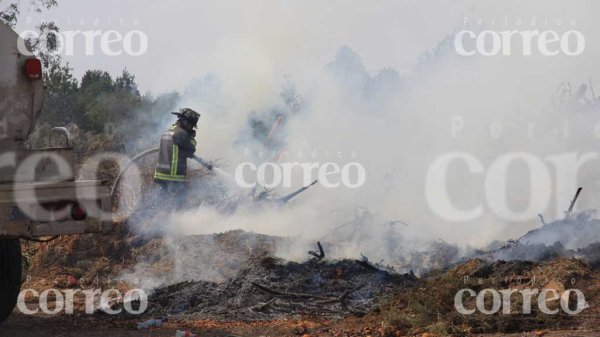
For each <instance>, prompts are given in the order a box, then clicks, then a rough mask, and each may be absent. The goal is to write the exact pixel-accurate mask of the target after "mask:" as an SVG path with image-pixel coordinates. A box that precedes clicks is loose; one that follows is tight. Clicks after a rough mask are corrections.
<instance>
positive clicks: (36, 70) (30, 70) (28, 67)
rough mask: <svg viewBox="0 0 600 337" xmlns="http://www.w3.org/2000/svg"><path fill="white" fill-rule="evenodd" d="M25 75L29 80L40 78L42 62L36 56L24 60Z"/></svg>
mask: <svg viewBox="0 0 600 337" xmlns="http://www.w3.org/2000/svg"><path fill="white" fill-rule="evenodd" d="M25 75H27V78H29V79H30V80H39V79H41V78H42V62H40V60H38V59H36V58H31V59H27V60H25Z"/></svg>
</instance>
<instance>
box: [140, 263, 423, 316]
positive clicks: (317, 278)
mask: <svg viewBox="0 0 600 337" xmlns="http://www.w3.org/2000/svg"><path fill="white" fill-rule="evenodd" d="M415 282H416V277H415V276H414V275H413V274H402V275H401V274H396V273H394V272H393V271H390V270H386V269H380V268H379V267H377V266H375V265H373V264H371V263H370V262H368V261H367V260H365V259H363V260H341V261H322V260H319V259H317V258H315V259H311V260H309V261H307V262H304V263H294V262H286V261H284V260H281V259H278V258H274V257H270V256H263V257H260V258H255V259H253V260H252V261H250V262H249V263H248V265H247V268H245V269H243V270H242V271H241V272H239V273H238V275H237V276H236V277H235V278H233V279H232V280H230V281H228V282H224V283H216V282H208V281H193V282H183V283H178V284H174V285H171V286H167V287H163V288H160V289H157V290H156V291H155V292H154V293H153V294H152V295H151V296H150V310H151V312H152V313H153V314H155V315H173V314H176V315H183V316H185V317H186V318H192V319H217V320H225V321H229V320H271V319H280V318H284V317H290V316H295V315H314V316H318V317H343V316H346V315H359V316H360V315H364V314H366V313H367V312H370V311H371V310H373V309H374V308H376V307H377V306H378V304H379V300H380V299H381V298H382V297H383V296H384V295H385V294H388V293H390V291H392V290H396V291H397V290H400V289H403V288H406V287H409V286H411V285H413V284H414V283H415Z"/></svg>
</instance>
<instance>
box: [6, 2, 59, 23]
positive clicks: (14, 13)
mask: <svg viewBox="0 0 600 337" xmlns="http://www.w3.org/2000/svg"><path fill="white" fill-rule="evenodd" d="M28 3H29V8H31V9H33V10H34V11H35V12H36V13H41V12H42V11H44V10H47V9H50V8H52V7H55V6H57V5H58V2H57V1H56V0H29V1H28ZM21 6H22V3H21V1H18V0H17V1H2V0H0V22H3V23H5V24H7V25H9V26H10V27H13V28H14V27H15V25H16V24H17V21H18V19H19V14H20V13H21V10H20V9H21Z"/></svg>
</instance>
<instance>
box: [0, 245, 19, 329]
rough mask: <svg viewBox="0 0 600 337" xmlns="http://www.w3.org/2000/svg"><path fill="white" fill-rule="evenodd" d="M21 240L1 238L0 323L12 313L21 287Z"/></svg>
mask: <svg viewBox="0 0 600 337" xmlns="http://www.w3.org/2000/svg"><path fill="white" fill-rule="evenodd" d="M21 259H22V256H21V242H20V240H19V239H0V323H1V322H3V321H5V320H6V319H7V318H8V316H10V314H11V313H12V311H13V309H14V307H15V305H16V303H17V297H18V296H19V291H20V289H21V272H22V270H21V267H22V262H23V261H22V260H21Z"/></svg>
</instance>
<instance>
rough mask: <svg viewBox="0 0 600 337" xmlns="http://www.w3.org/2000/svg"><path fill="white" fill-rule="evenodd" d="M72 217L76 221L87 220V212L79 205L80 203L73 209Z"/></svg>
mask: <svg viewBox="0 0 600 337" xmlns="http://www.w3.org/2000/svg"><path fill="white" fill-rule="evenodd" d="M71 218H73V220H76V221H81V220H85V218H87V213H86V212H85V210H84V209H83V208H82V207H81V206H79V204H75V205H73V208H72V209H71Z"/></svg>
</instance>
